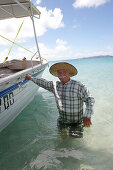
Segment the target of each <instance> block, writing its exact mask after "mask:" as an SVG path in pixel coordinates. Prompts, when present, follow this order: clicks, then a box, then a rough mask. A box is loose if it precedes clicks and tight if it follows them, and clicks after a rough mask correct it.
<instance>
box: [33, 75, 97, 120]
mask: <svg viewBox="0 0 113 170" xmlns="http://www.w3.org/2000/svg"><path fill="white" fill-rule="evenodd" d="M31 80H32V81H33V82H34V83H36V84H37V85H38V86H40V87H42V88H44V89H46V90H48V91H50V92H52V93H53V94H54V95H55V99H56V103H57V108H58V110H59V120H60V121H61V122H63V123H81V122H82V120H83V117H87V118H91V115H92V114H93V105H94V98H93V97H91V96H90V93H89V91H88V90H87V88H86V87H85V86H84V85H83V84H81V83H80V82H78V81H75V80H70V81H69V82H67V83H65V84H64V85H62V83H61V82H60V81H57V82H53V81H47V80H45V79H42V78H32V79H31ZM84 103H85V105H86V106H85V111H84V113H83V108H84Z"/></svg>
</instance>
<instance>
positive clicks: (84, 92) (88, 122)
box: [80, 85, 95, 127]
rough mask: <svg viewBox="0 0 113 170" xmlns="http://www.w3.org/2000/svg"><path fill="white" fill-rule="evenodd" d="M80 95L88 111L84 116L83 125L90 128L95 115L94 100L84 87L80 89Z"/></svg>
mask: <svg viewBox="0 0 113 170" xmlns="http://www.w3.org/2000/svg"><path fill="white" fill-rule="evenodd" d="M80 94H81V97H82V100H83V102H85V105H86V109H85V113H84V115H83V123H84V126H85V127H89V126H90V125H91V124H92V123H91V115H92V114H93V105H94V102H95V101H94V98H93V97H92V96H91V95H90V93H89V91H88V89H87V88H86V87H85V86H84V85H82V86H81V88H80Z"/></svg>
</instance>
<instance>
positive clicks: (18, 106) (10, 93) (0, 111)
mask: <svg viewBox="0 0 113 170" xmlns="http://www.w3.org/2000/svg"><path fill="white" fill-rule="evenodd" d="M45 67H46V65H45ZM45 67H43V68H42V69H39V68H38V70H37V67H36V69H34V70H32V69H31V71H30V69H28V73H29V74H31V75H32V76H33V77H39V78H40V77H41V76H42V74H43V71H44V69H45ZM40 68H41V67H40ZM22 73H23V74H20V75H19V77H21V78H22V81H20V79H19V78H17V77H16V76H15V78H14V76H13V80H11V81H9V83H8V82H5V83H4V84H3V83H2V84H1V86H0V87H1V88H3V87H4V90H2V91H1V92H0V131H2V130H3V129H4V128H5V127H7V126H8V124H9V123H11V122H12V121H13V120H14V119H15V118H16V117H17V115H19V113H20V112H21V111H22V110H23V109H24V108H25V107H26V106H27V105H28V104H29V103H30V102H31V101H32V100H33V98H34V96H35V95H36V93H37V90H38V88H39V86H37V85H36V84H35V83H33V82H32V81H27V80H25V79H23V77H25V76H24V72H22ZM26 74H27V72H26ZM15 80H16V81H15ZM17 80H18V82H17ZM5 87H6V88H5Z"/></svg>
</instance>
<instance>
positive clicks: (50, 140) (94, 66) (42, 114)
mask: <svg viewBox="0 0 113 170" xmlns="http://www.w3.org/2000/svg"><path fill="white" fill-rule="evenodd" d="M68 62H70V63H71V64H73V65H74V66H75V67H76V68H77V69H78V72H79V73H78V75H77V76H75V77H73V79H76V80H78V81H81V82H82V83H83V84H85V85H86V86H87V87H88V89H89V91H90V93H91V94H92V96H93V97H94V98H95V105H94V114H93V116H92V126H91V127H90V128H84V133H83V138H73V137H71V136H69V135H63V136H62V135H61V134H60V133H59V132H58V128H57V118H58V110H57V107H56V103H55V99H54V96H53V94H52V93H50V92H48V91H46V90H44V89H42V88H40V89H39V92H38V93H37V95H36V96H35V98H34V100H33V101H32V102H31V103H30V104H29V105H28V106H27V107H26V108H25V109H24V110H23V111H22V112H21V114H20V115H19V116H18V117H17V118H16V119H15V120H14V121H13V122H12V123H11V124H10V125H9V126H8V127H7V128H6V129H4V130H3V131H2V132H1V133H0V170H38V169H39V170H43V169H46V170H113V57H108V58H92V59H90V58H88V59H78V60H69V61H68ZM53 63H54V62H50V64H49V65H50V66H51V65H52V64H53ZM43 78H46V79H48V80H57V79H56V78H54V77H53V76H51V75H50V74H49V72H48V68H46V70H45V71H44V74H43Z"/></svg>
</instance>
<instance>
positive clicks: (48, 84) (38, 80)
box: [25, 75, 54, 92]
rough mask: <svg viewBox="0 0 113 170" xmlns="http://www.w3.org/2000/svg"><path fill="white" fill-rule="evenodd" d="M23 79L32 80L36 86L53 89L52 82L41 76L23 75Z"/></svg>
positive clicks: (51, 90)
mask: <svg viewBox="0 0 113 170" xmlns="http://www.w3.org/2000/svg"><path fill="white" fill-rule="evenodd" d="M25 80H32V81H33V82H34V83H35V84H37V85H38V86H40V87H42V88H44V89H46V90H48V91H50V92H53V91H54V88H53V82H52V81H47V80H45V79H43V78H32V77H31V76H29V75H26V76H25Z"/></svg>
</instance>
